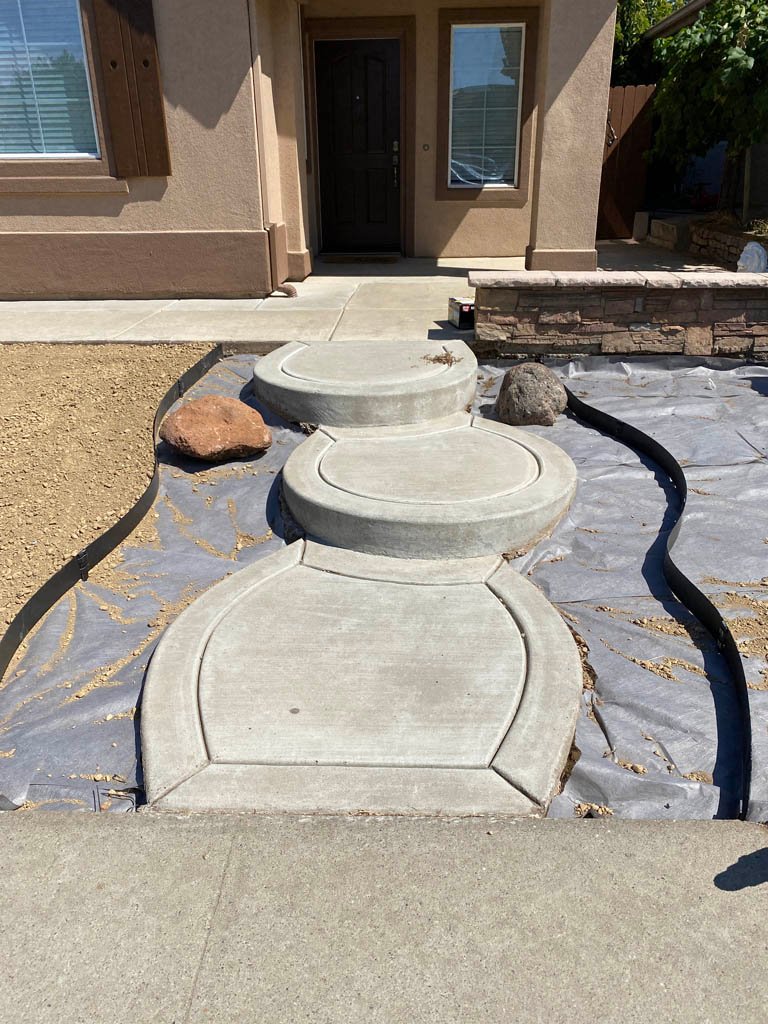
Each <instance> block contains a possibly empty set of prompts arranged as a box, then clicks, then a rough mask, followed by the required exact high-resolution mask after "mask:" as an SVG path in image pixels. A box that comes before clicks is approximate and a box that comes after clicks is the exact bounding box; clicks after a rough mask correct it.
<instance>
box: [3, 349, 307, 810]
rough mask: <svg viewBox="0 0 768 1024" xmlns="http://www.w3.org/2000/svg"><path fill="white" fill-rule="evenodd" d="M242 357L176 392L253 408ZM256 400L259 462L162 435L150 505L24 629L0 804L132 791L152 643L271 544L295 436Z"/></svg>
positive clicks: (298, 436)
mask: <svg viewBox="0 0 768 1024" xmlns="http://www.w3.org/2000/svg"><path fill="white" fill-rule="evenodd" d="M253 364H254V357H253V356H238V357H234V358H230V359H227V360H225V361H223V362H221V363H219V364H218V365H217V366H215V367H214V368H213V369H212V370H211V371H210V372H209V373H208V374H207V375H206V376H205V377H204V378H203V379H202V380H201V381H200V382H199V383H198V384H196V385H195V386H194V387H193V388H192V389H191V390H190V391H189V392H188V395H187V396H186V397H200V396H202V395H204V394H217V395H229V396H232V397H242V398H244V399H245V401H247V402H248V403H249V404H251V405H253V406H254V407H256V403H255V400H254V399H253V397H252V395H251V393H250V381H251V376H252V371H253ZM259 408H260V411H261V412H262V414H263V415H264V418H265V420H266V421H267V423H269V424H270V426H271V427H272V431H273V444H272V447H271V448H270V449H269V451H268V452H266V453H265V454H264V455H263V456H262V457H261V458H259V459H255V460H252V461H238V462H233V463H229V464H226V465H223V466H214V467H208V468H205V467H203V468H201V464H200V463H199V462H195V461H193V460H191V459H184V458H180V457H176V456H174V455H173V454H172V453H171V452H170V450H169V449H168V448H167V446H166V445H164V444H161V445H160V447H159V450H158V455H159V458H160V461H161V482H160V493H159V496H158V499H157V501H156V503H155V506H154V510H153V512H152V513H150V515H149V516H148V517H147V518H146V519H145V520H144V521H143V523H142V525H141V526H140V527H139V529H138V530H137V531H136V533H134V535H133V536H132V537H130V538H129V539H128V541H127V542H126V543H124V544H123V545H121V546H120V547H119V548H118V549H117V550H116V552H114V553H113V554H112V555H111V556H109V557H108V558H107V559H106V560H105V562H103V563H101V564H100V565H99V566H97V567H96V568H95V569H94V570H93V572H92V573H91V576H90V579H89V580H88V581H87V582H85V583H81V584H78V585H77V586H76V587H75V588H74V589H73V590H71V591H70V592H69V594H67V595H66V596H65V597H64V598H63V599H62V600H61V601H60V602H59V603H58V604H57V605H56V606H55V607H54V608H53V610H52V611H51V612H50V613H49V615H48V616H47V618H46V619H45V620H44V622H43V623H42V625H41V626H40V628H39V629H38V630H37V631H36V632H35V633H34V634H33V635H32V636H31V638H29V639H28V642H27V650H26V653H24V655H23V657H22V658H21V659H20V660H19V661H18V662H17V664H16V666H15V668H14V667H12V669H11V670H10V672H9V673H8V674H7V676H6V679H5V685H4V687H3V688H2V689H0V752H2V755H3V756H2V757H0V801H4V804H5V806H6V807H9V806H17V805H18V804H20V803H22V802H23V801H25V800H27V801H28V803H29V806H33V807H39V806H43V807H54V808H56V809H61V808H62V807H72V809H87V810H91V809H92V805H93V789H94V785H96V786H97V788H98V791H99V792H98V796H99V797H100V805H101V806H102V807H104V808H108V809H109V810H116V809H117V810H122V809H124V807H125V803H124V801H123V800H121V799H120V798H119V797H117V796H116V794H117V793H119V792H120V791H125V790H138V791H140V790H141V786H142V778H141V765H140V741H139V725H140V719H139V712H138V711H137V709H138V707H139V705H140V693H141V686H142V682H143V678H144V672H145V670H146V667H147V664H148V661H149V658H150V657H151V654H152V651H153V649H154V647H155V644H156V643H157V640H158V639H159V637H160V636H161V634H162V632H163V630H164V629H165V627H166V626H167V625H168V624H169V623H170V622H172V621H173V619H174V618H175V617H176V616H177V615H178V614H179V612H181V610H182V609H183V608H184V607H185V606H186V605H188V604H189V603H191V601H193V600H194V599H195V597H197V596H199V595H200V594H202V593H203V592H204V591H205V590H207V589H208V588H209V587H210V586H212V585H213V584H214V583H216V582H218V581H219V580H220V579H222V578H223V577H224V576H225V575H227V574H230V573H232V572H235V571H236V570H237V569H239V568H242V567H244V566H246V565H248V564H250V563H251V562H253V561H254V560H255V559H257V558H261V557H263V556H264V555H267V554H269V553H270V552H273V551H275V550H277V549H278V548H279V547H281V546H282V544H283V541H282V539H281V537H280V535H279V533H280V513H279V502H278V489H277V486H276V480H277V479H278V476H279V472H280V469H281V468H282V465H283V463H284V462H285V460H286V458H287V457H288V455H289V454H290V452H291V451H292V450H293V448H294V447H295V446H296V445H297V444H300V443H301V442H302V441H303V440H304V439H305V436H304V434H303V433H302V432H301V431H300V430H299V429H298V427H294V426H290V425H288V424H286V423H285V422H284V421H283V420H280V419H278V418H277V417H276V416H275V415H274V414H273V413H272V412H270V411H269V410H267V409H265V408H263V407H259ZM270 522H271V523H272V528H270ZM30 784H33V785H36V784H41V785H44V786H45V787H46V788H45V789H44V790H36V789H35V790H28V787H29V786H30ZM140 796H141V794H140V792H139V797H140ZM97 806H98V805H97Z"/></svg>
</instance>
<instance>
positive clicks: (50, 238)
mask: <svg viewBox="0 0 768 1024" xmlns="http://www.w3.org/2000/svg"><path fill="white" fill-rule="evenodd" d="M154 7H155V22H156V29H157V42H158V51H159V57H160V67H161V73H162V78H163V88H164V93H165V111H166V119H167V126H168V136H169V145H170V152H171V162H172V171H173V173H172V175H171V176H170V177H169V178H167V179H164V178H151V179H131V180H129V182H128V192H127V193H117V194H100V195H93V194H87V193H83V194H80V193H70V194H56V193H55V192H52V193H51V194H38V193H33V194H4V193H3V192H2V186H1V185H0V225H1V226H2V232H3V234H2V235H1V236H0V238H2V246H1V247H0V270H1V271H2V283H0V290H2V293H3V294H9V293H10V294H13V293H14V292H16V291H18V292H19V293H21V294H32V293H33V292H34V291H35V278H37V280H38V288H39V290H40V293H41V294H44V293H45V289H46V285H45V280H46V273H45V266H46V263H51V264H53V269H54V270H55V271H56V274H55V276H56V277H57V280H59V282H60V283H59V288H60V289H65V290H66V289H67V288H69V289H71V293H72V294H97V295H98V294H127V293H130V288H133V289H136V288H140V289H141V290H142V291H141V293H142V294H149V293H150V292H152V293H154V294H158V293H162V294H175V293H178V294H193V293H203V294H204V293H206V292H208V293H211V294H215V293H217V292H218V293H220V294H227V293H229V294H258V293H259V290H261V291H262V292H263V290H264V288H265V287H266V285H268V275H267V276H266V277H265V273H266V268H267V267H268V257H267V250H266V239H265V236H263V227H264V225H263V222H262V209H261V198H260V186H259V168H258V157H257V145H256V128H255V118H254V99H253V75H252V66H251V44H250V33H249V17H248V0H227V3H226V14H227V16H226V17H223V16H222V9H221V7H220V6H219V5H217V4H211V3H210V0H161V2H158V0H155V5H154ZM38 232H46V233H48V235H47V237H46V238H43V239H41V246H40V250H39V252H38V251H36V247H35V239H34V235H35V234H37V233H38ZM181 232H185V233H186V232H190V233H195V234H196V235H197V233H206V232H211V233H213V234H212V235H211V237H210V239H209V240H208V241H209V243H210V244H209V245H208V248H210V250H211V257H210V268H209V269H210V273H209V275H208V277H206V274H205V262H206V245H207V243H206V237H205V235H203V234H200V235H199V237H195V238H194V239H193V238H191V236H190V237H189V238H188V239H187V240H188V241H190V242H192V243H193V244H192V245H191V246H190V250H191V251H194V253H195V258H196V260H197V261H198V266H197V268H189V267H187V268H185V267H184V263H185V262H188V257H187V259H186V260H185V257H184V242H185V238H184V235H182V234H180V233H181ZM5 233H13V235H10V234H5ZM65 233H66V235H77V244H76V245H75V239H74V238H69V239H66V238H64V239H62V238H61V235H62V234H65ZM78 233H84V234H78ZM114 233H121V235H122V234H123V233H124V237H123V238H122V240H121V238H117V239H114V240H113V239H110V238H109V237H105V235H112V234H114ZM168 233H170V234H168ZM254 233H256V234H254ZM129 235H130V236H132V237H129ZM222 244H225V247H227V248H228V250H229V251H230V255H233V254H237V253H239V254H240V255H239V259H238V258H236V259H235V260H234V263H235V266H234V267H233V269H232V271H231V272H230V274H229V280H227V279H223V278H222V274H223V271H224V263H223V261H222V259H221V258H220V256H221V254H220V253H219V254H217V253H216V252H214V251H213V250H214V249H221V246H222ZM121 245H122V248H123V250H125V251H126V253H130V257H129V258H130V262H131V267H132V271H133V272H134V273H132V274H131V275H130V277H131V280H130V283H129V282H122V281H121V280H120V277H121V270H120V252H121ZM73 246H74V247H73ZM142 246H143V247H144V251H145V252H146V262H147V263H148V267H147V270H146V273H144V272H143V271H140V272H139V273H138V278H137V277H136V275H135V271H136V269H137V264H136V260H138V261H139V263H140V262H141V251H142ZM78 247H79V250H78ZM91 250H94V251H93V252H91ZM78 251H81V252H82V253H83V266H86V265H87V266H89V267H90V268H91V271H92V275H91V280H90V281H89V282H80V281H79V280H78V278H77V277H74V276H73V277H72V279H71V280H69V279H68V278H67V276H66V274H65V272H64V271H65V261H66V260H69V259H71V258H72V255H73V254H74V255H75V260H76V257H77V252H78ZM97 251H98V258H96V252H97ZM65 254H66V255H65ZM19 259H22V260H24V261H29V260H30V259H32V260H33V262H38V261H39V266H38V267H37V268H35V267H34V266H32V267H26V266H19V262H18V261H19ZM201 259H202V261H203V262H202V265H201V264H200V262H199V261H200V260H201ZM105 261H106V263H105ZM246 261H247V265H246ZM100 263H101V264H104V263H105V265H104V266H103V272H102V273H101V274H99V273H98V272H97V273H96V274H95V276H94V275H93V270H94V268H95V269H96V271H98V268H99V266H100ZM75 265H76V262H75ZM194 269H196V271H197V272H196V273H195V272H193V270H194ZM185 271H186V272H185ZM174 275H175V277H176V278H178V281H179V284H178V288H177V287H175V283H174V282H175V277H174Z"/></svg>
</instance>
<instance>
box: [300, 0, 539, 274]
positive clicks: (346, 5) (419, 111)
mask: <svg viewBox="0 0 768 1024" xmlns="http://www.w3.org/2000/svg"><path fill="white" fill-rule="evenodd" d="M361 6H362V5H361V4H360V3H359V0H310V2H309V3H307V4H305V6H304V15H305V17H306V18H342V17H343V18H354V17H360V16H361V15H364V14H370V15H377V16H381V17H386V16H404V15H414V16H415V18H416V89H415V93H416V97H415V98H416V112H415V122H416V124H415V134H416V138H415V140H414V142H415V154H414V155H415V162H416V181H415V197H414V198H415V223H414V248H415V252H414V255H415V256H466V257H472V256H519V255H522V254H523V253H524V252H525V249H526V246H527V245H528V242H529V240H530V231H531V203H530V201H529V202H528V203H527V204H526V205H525V206H523V207H521V208H514V207H510V206H503V205H501V206H488V205H485V204H483V205H482V206H481V205H479V204H476V203H475V204H473V203H462V202H457V201H455V200H451V201H443V202H439V201H437V200H436V199H435V178H436V166H435V160H436V154H437V145H436V144H437V62H438V53H437V42H438V10H439V9H440V8H441V7H443V8H444V7H450V6H455V7H469V6H471V7H478V8H486V7H494V6H495V7H498V6H503V5H500V4H498V3H494V2H492V0H475V2H474V3H472V4H460V3H456V4H450V3H448V2H446V0H377V2H376V3H375V4H371V5H369V6H370V10H361ZM506 6H509V5H506ZM523 6H526V7H536V6H538V3H537V2H536V0H532V2H526V3H525V4H524V5H523ZM534 117H535V115H534ZM534 130H535V128H534ZM425 146H428V147H429V149H428V150H425V149H424V147H425Z"/></svg>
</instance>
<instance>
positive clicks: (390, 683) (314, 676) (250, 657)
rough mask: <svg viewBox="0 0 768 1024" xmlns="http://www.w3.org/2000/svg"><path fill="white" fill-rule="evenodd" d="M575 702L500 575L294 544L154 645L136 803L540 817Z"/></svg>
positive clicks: (557, 622) (548, 623)
mask: <svg viewBox="0 0 768 1024" xmlns="http://www.w3.org/2000/svg"><path fill="white" fill-rule="evenodd" d="M297 615H298V617H299V619H300V621H301V628H300V630H299V631H292V632H290V633H287V632H285V623H286V622H288V621H294V622H295V621H296V619H297ZM580 692H581V664H580V659H579V655H578V652H577V650H576V647H575V644H574V642H573V639H572V637H571V635H570V632H569V631H568V629H567V628H566V626H565V624H564V623H563V621H562V619H561V618H560V616H559V615H558V614H557V612H556V611H555V610H554V608H552V606H551V605H550V604H549V603H548V602H547V601H546V600H545V599H544V597H543V596H542V595H541V594H540V593H539V591H538V590H537V589H536V588H535V587H534V586H533V585H532V584H530V583H528V582H527V581H526V580H524V579H523V578H522V577H521V576H520V575H519V574H517V573H515V572H513V571H512V570H511V569H510V568H509V567H508V566H507V565H506V563H504V562H503V561H502V560H501V559H499V558H497V557H486V558H478V559H465V560H456V561H440V562H436V561H426V560H424V561H417V560H413V561H402V560H398V559H389V558H381V557H376V556H372V555H365V554H361V553H359V552H353V551H344V550H340V549H338V548H327V547H324V546H322V545H318V544H314V543H312V542H308V543H306V544H305V543H304V542H298V543H296V544H293V545H291V546H290V547H289V548H286V549H285V550H283V551H281V552H278V553H277V554H275V555H271V556H269V557H267V558H264V559H262V560H261V561H259V562H258V563H257V564H256V565H254V566H252V567H250V568H248V569H245V570H242V571H241V572H239V573H237V574H236V575H234V576H232V577H230V578H229V579H227V580H225V581H224V582H222V583H220V584H219V585H218V586H216V587H214V588H213V589H212V590H210V591H209V592H208V593H207V594H206V595H204V596H203V597H202V598H200V599H199V600H198V601H196V602H195V603H194V604H193V605H192V606H190V608H188V609H187V610H186V611H185V612H184V613H183V614H182V615H181V616H180V617H179V618H178V619H177V621H176V622H175V623H174V624H173V625H172V626H171V627H170V629H169V630H168V631H167V633H166V634H165V636H164V637H163V639H162V641H161V643H160V644H159V646H158V648H157V650H156V652H155V655H154V657H153V659H152V662H151V664H150V668H149V672H148V675H147V682H146V685H145V690H144V699H143V705H142V751H143V758H144V772H145V779H146V786H147V794H148V799H149V801H150V803H153V804H155V805H157V806H160V807H165V808H168V809H173V810H183V809H186V810H206V809H212V810H215V809H241V810H262V811H277V810H291V811H301V812H312V811H315V812H324V811H325V812H337V811H347V812H354V811H369V812H373V813H424V814H432V813H448V814H475V813H509V814H537V813H541V812H542V811H543V810H544V809H545V807H546V805H547V803H548V801H549V799H550V798H551V796H552V793H553V791H554V789H555V786H556V784H557V782H558V779H559V776H560V772H561V771H562V768H563V764H564V761H565V758H566V755H567V753H568V750H569V747H570V742H571V738H572V735H573V729H574V725H575V718H576V712H577V706H578V701H579V695H580Z"/></svg>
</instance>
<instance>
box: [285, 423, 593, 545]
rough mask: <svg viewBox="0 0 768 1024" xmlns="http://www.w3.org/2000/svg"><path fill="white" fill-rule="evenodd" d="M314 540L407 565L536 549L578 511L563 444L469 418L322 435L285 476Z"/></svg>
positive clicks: (292, 502) (299, 453)
mask: <svg viewBox="0 0 768 1024" xmlns="http://www.w3.org/2000/svg"><path fill="white" fill-rule="evenodd" d="M283 483H284V488H285V497H286V500H287V502H288V505H289V507H290V509H291V512H292V513H293V515H294V516H295V518H296V519H297V520H298V522H299V523H300V524H301V525H302V526H303V527H304V529H305V530H306V531H307V532H308V533H309V534H310V535H311V536H313V537H316V538H318V539H320V540H323V541H326V542H327V543H329V544H335V545H338V546H339V547H344V548H354V549H356V550H358V551H366V552H368V553H370V554H378V555H388V556H394V557H397V558H472V557H475V556H480V555H487V554H492V553H499V552H508V551H513V550H518V549H521V548H525V547H527V546H529V545H530V544H531V543H533V542H534V541H536V540H538V539H539V538H540V537H541V536H542V535H544V534H546V532H547V531H548V530H549V529H551V528H552V526H554V524H555V523H556V522H557V520H558V519H559V518H560V517H561V516H562V515H563V513H564V512H565V510H566V509H567V508H568V505H569V504H570V501H571V498H572V497H573V493H574V490H575V487H576V469H575V467H574V465H573V463H572V461H571V460H570V458H569V457H568V456H567V455H566V454H565V452H564V451H563V450H562V449H561V448H558V447H557V446H556V445H554V444H551V443H550V442H549V441H545V440H543V439H542V438H540V437H536V436H535V435H533V434H530V433H527V432H525V431H522V430H516V429H515V428H514V427H509V426H506V425H505V424H503V423H495V422H492V421H490V420H485V419H482V418H478V417H472V416H470V415H468V414H467V413H463V412H462V413H457V414H455V415H454V416H451V417H446V418H445V419H443V420H439V421H435V422H432V423H426V424H421V425H412V426H400V427H382V428H370V429H362V428H361V429H346V430H344V429H341V428H335V429H334V428H330V427H325V426H324V427H321V429H320V430H318V431H317V432H316V433H314V434H313V435H312V436H311V437H310V438H309V439H308V440H307V441H305V442H304V443H303V444H302V445H301V446H300V447H299V448H297V449H296V450H295V451H294V452H293V453H292V454H291V456H290V457H289V459H288V461H287V463H286V465H285V469H284V471H283Z"/></svg>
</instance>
